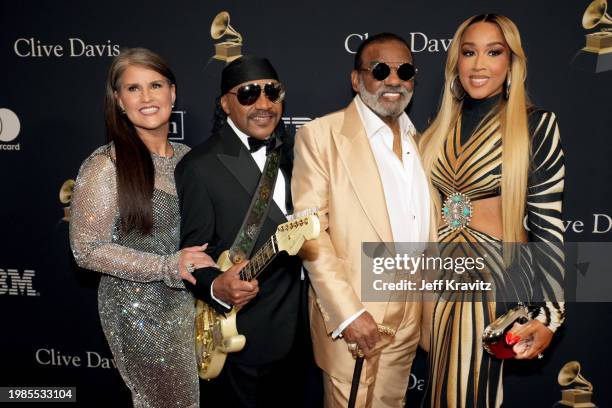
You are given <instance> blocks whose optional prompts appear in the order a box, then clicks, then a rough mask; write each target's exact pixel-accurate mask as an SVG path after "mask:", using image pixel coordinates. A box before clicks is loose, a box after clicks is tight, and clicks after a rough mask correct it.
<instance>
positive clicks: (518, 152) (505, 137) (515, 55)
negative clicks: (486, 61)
mask: <svg viewBox="0 0 612 408" xmlns="http://www.w3.org/2000/svg"><path fill="white" fill-rule="evenodd" d="M478 22H489V23H493V24H496V25H497V26H498V27H499V29H500V30H501V32H502V35H503V36H504V39H505V40H506V43H507V44H508V47H509V48H510V51H511V60H510V80H511V86H510V93H509V96H508V99H507V101H505V100H503V99H502V102H501V105H500V111H499V115H494V116H489V118H493V119H492V120H496V118H497V117H499V120H500V130H501V134H502V146H503V148H502V177H501V192H502V198H501V200H502V226H503V237H502V239H503V241H504V242H507V243H512V242H521V241H522V237H523V234H524V229H523V217H524V215H525V203H526V197H527V174H528V166H529V155H530V149H529V144H530V143H529V131H528V126H527V105H528V100H527V96H526V93H525V79H526V77H527V58H526V57H525V52H524V51H523V47H522V45H521V37H520V34H519V31H518V28H517V27H516V25H515V24H514V23H513V22H512V21H511V20H510V19H509V18H508V17H504V16H501V15H497V14H482V15H478V16H472V17H470V18H468V19H467V20H466V21H464V22H463V23H462V24H461V25H460V26H459V28H458V29H457V32H456V33H455V35H454V37H453V41H452V43H451V46H450V48H449V50H448V57H447V59H446V68H445V71H444V76H445V84H444V95H443V97H442V104H441V106H440V110H439V112H438V114H437V116H436V118H435V119H434V121H433V123H432V124H431V126H430V127H429V128H428V129H427V130H426V131H425V133H424V134H423V137H422V138H421V139H420V141H419V148H420V150H421V152H422V153H423V165H424V167H425V170H426V172H427V174H431V172H432V170H433V167H434V165H435V162H436V160H437V159H438V156H439V154H440V152H441V151H442V149H443V145H444V142H445V141H446V138H447V137H448V136H449V135H450V133H451V131H452V130H453V128H454V127H455V124H456V123H457V119H458V116H459V113H460V112H461V106H462V101H461V100H458V99H456V98H455V97H454V96H453V93H452V90H451V84H452V82H453V80H455V77H456V76H457V75H458V70H457V65H458V61H459V52H460V47H461V38H462V36H463V34H464V33H465V31H466V30H467V28H468V27H469V26H471V25H472V24H475V23H478ZM435 199H436V202H435V205H436V209H439V208H440V206H441V205H440V198H439V197H437V196H436V198H435Z"/></svg>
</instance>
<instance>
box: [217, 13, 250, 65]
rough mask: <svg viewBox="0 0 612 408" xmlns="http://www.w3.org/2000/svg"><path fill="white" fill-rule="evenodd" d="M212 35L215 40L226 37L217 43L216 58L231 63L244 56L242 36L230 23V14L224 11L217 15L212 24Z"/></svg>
mask: <svg viewBox="0 0 612 408" xmlns="http://www.w3.org/2000/svg"><path fill="white" fill-rule="evenodd" d="M210 36H211V37H212V38H213V40H219V39H221V38H222V37H225V40H224V41H222V42H219V43H216V44H215V55H214V56H213V58H214V59H217V60H220V61H224V62H225V63H230V62H232V61H233V60H235V59H236V58H239V57H240V56H242V36H241V35H240V33H239V32H238V31H236V30H235V29H234V27H232V26H231V25H230V15H229V13H228V12H227V11H222V12H220V13H219V14H217V15H216V16H215V18H214V19H213V22H212V25H211V26H210Z"/></svg>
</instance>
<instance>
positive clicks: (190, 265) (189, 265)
mask: <svg viewBox="0 0 612 408" xmlns="http://www.w3.org/2000/svg"><path fill="white" fill-rule="evenodd" d="M185 269H187V272H189V273H193V271H194V270H195V267H194V265H193V264H192V263H188V264H187V265H185Z"/></svg>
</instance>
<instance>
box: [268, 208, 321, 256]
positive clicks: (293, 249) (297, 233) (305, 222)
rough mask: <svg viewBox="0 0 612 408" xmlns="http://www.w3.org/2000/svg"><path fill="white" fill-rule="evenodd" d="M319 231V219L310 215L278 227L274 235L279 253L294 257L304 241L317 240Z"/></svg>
mask: <svg viewBox="0 0 612 408" xmlns="http://www.w3.org/2000/svg"><path fill="white" fill-rule="evenodd" d="M320 231H321V224H320V223H319V217H317V216H316V215H315V214H311V215H307V216H304V217H299V218H296V219H294V220H292V221H288V222H286V223H284V224H281V225H279V226H278V228H276V233H275V234H274V235H275V236H276V244H277V245H278V250H279V251H286V252H287V253H288V254H289V255H295V254H297V253H298V251H299V250H300V248H301V247H302V244H304V241H308V240H311V239H316V238H318V236H319V232H320Z"/></svg>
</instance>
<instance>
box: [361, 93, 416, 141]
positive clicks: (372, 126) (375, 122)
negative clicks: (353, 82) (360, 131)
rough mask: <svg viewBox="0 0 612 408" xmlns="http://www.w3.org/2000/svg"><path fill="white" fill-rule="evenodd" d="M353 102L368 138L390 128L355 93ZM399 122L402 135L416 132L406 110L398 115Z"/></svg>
mask: <svg viewBox="0 0 612 408" xmlns="http://www.w3.org/2000/svg"><path fill="white" fill-rule="evenodd" d="M355 104H356V105H357V112H359V116H360V117H361V122H363V127H364V129H365V131H366V135H367V136H368V138H369V139H371V138H373V137H374V136H376V134H378V132H380V131H381V130H383V129H385V128H387V129H389V130H390V128H389V126H387V124H386V123H385V122H383V120H382V119H381V118H380V117H379V116H378V115H377V114H375V113H374V112H373V111H372V109H370V108H369V107H368V106H367V105H366V104H365V103H364V102H363V101H362V100H361V97H360V96H359V94H357V95H355ZM399 124H400V132H401V135H402V137H403V136H404V135H406V134H409V133H412V134H413V136H414V135H415V134H416V129H415V127H414V125H413V124H412V121H411V120H410V118H409V117H408V115H407V114H406V112H402V114H401V115H400V117H399Z"/></svg>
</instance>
